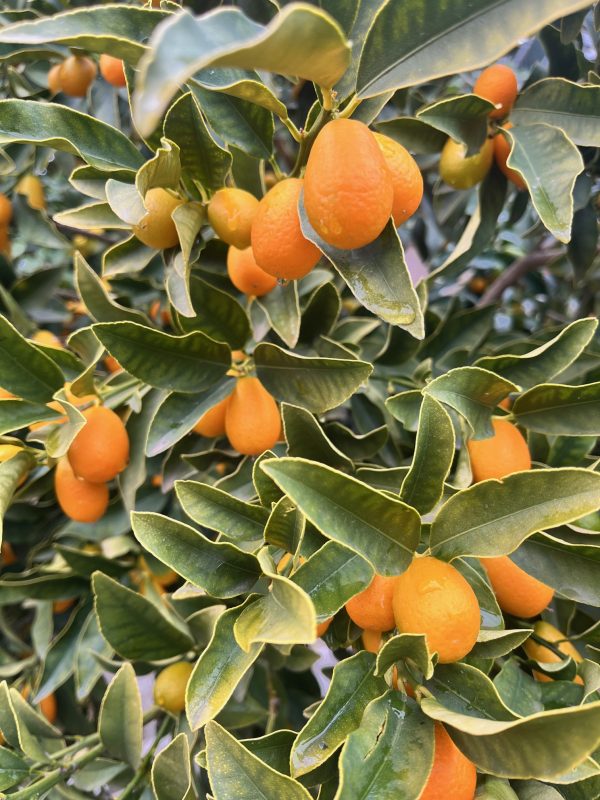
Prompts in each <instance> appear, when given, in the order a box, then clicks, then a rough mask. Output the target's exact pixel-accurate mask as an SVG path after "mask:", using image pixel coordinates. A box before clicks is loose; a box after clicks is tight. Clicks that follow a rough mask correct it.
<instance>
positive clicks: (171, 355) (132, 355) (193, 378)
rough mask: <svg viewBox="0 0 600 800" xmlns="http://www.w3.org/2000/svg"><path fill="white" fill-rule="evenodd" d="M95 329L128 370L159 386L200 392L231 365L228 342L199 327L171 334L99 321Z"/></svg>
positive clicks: (104, 343)
mask: <svg viewBox="0 0 600 800" xmlns="http://www.w3.org/2000/svg"><path fill="white" fill-rule="evenodd" d="M92 330H93V331H94V333H95V335H96V336H97V337H98V339H100V341H101V342H102V344H103V345H104V346H105V347H106V349H107V350H108V352H109V353H110V354H111V355H112V356H114V357H115V358H116V359H117V361H118V362H119V364H121V366H122V367H123V368H124V369H125V370H127V372H129V373H130V374H131V375H134V376H135V377H136V378H139V379H140V380H141V381H144V383H147V384H149V385H150V386H155V387H157V388H159V389H170V390H171V391H176V392H189V393H192V392H201V391H203V390H204V389H207V388H208V387H209V386H212V385H213V384H214V383H216V382H217V381H218V380H219V379H220V378H222V377H223V376H224V375H225V373H226V372H227V370H228V369H229V367H230V366H231V352H230V350H229V346H228V345H226V344H223V343H221V342H216V341H215V340H214V339H210V338H209V337H208V336H206V335H205V334H204V333H201V332H200V331H194V332H192V333H189V334H187V335H186V336H172V335H171V334H169V333H163V332H162V331H157V330H153V329H152V328H146V327H145V326H143V325H138V324H137V323H135V322H100V323H96V324H95V325H93V326H92Z"/></svg>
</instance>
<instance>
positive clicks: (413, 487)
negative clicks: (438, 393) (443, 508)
mask: <svg viewBox="0 0 600 800" xmlns="http://www.w3.org/2000/svg"><path fill="white" fill-rule="evenodd" d="M454 447H455V442H454V427H453V425H452V420H451V419H450V417H449V415H448V413H447V412H446V411H444V408H443V406H442V405H441V404H440V403H438V401H437V400H435V399H434V398H433V397H431V396H428V395H425V397H424V398H423V403H422V405H421V413H420V415H419V428H418V430H417V440H416V443H415V452H414V455H413V460H412V463H411V467H410V470H409V471H408V473H407V475H406V477H405V478H404V481H403V482H402V486H401V487H400V499H401V500H403V501H404V502H405V503H408V505H410V506H413V508H416V509H417V511H418V512H419V513H420V514H426V513H427V512H428V511H431V509H432V508H433V507H434V506H435V505H436V504H437V503H438V502H439V500H440V498H441V497H442V494H443V491H444V481H445V480H446V478H447V476H448V473H449V472H450V467H451V466H452V461H453V459H454Z"/></svg>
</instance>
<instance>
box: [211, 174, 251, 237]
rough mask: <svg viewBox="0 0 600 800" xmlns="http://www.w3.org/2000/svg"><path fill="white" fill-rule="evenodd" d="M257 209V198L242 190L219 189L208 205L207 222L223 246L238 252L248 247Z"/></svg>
mask: <svg viewBox="0 0 600 800" xmlns="http://www.w3.org/2000/svg"><path fill="white" fill-rule="evenodd" d="M257 209H258V198H256V197H254V195H253V194H250V192H246V191H245V190H244V189H236V188H230V187H226V188H225V189H219V191H218V192H215V194H214V195H213V196H212V198H211V201H210V203H209V204H208V221H209V222H210V224H211V225H212V227H213V230H214V232H215V233H216V234H217V236H218V237H219V239H221V240H222V241H224V242H225V244H232V245H233V246H234V247H237V248H238V249H239V250H243V249H244V248H246V247H250V231H251V229H252V223H253V222H254V218H255V216H256V211H257Z"/></svg>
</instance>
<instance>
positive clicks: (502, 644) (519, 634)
mask: <svg viewBox="0 0 600 800" xmlns="http://www.w3.org/2000/svg"><path fill="white" fill-rule="evenodd" d="M530 633H531V631H529V630H511V631H490V630H484V629H483V628H482V629H481V630H480V631H479V636H478V637H477V643H476V644H475V647H474V648H473V649H472V650H471V653H470V655H472V656H474V657H475V658H500V657H501V656H506V655H508V654H509V653H511V652H512V651H513V650H515V649H516V648H517V647H519V645H521V644H523V642H524V641H526V639H528V638H529V635H530Z"/></svg>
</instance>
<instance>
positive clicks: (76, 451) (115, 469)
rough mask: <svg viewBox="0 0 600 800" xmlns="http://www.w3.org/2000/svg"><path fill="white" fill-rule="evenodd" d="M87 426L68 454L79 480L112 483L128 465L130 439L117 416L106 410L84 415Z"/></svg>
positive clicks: (73, 442)
mask: <svg viewBox="0 0 600 800" xmlns="http://www.w3.org/2000/svg"><path fill="white" fill-rule="evenodd" d="M83 416H84V417H85V419H86V424H85V425H84V426H83V428H81V430H80V431H79V432H78V434H77V436H76V437H75V438H74V439H73V441H72V443H71V446H70V447H69V451H68V453H67V456H68V459H69V463H70V464H71V468H72V469H73V472H74V473H75V475H77V477H79V478H83V479H84V480H86V481H90V482H91V483H105V482H106V481H111V480H112V479H113V478H114V477H116V476H117V475H118V474H119V473H120V472H122V471H123V470H124V469H125V467H126V466H127V462H128V461H129V436H128V435H127V430H126V429H125V425H124V424H123V422H122V420H121V418H120V417H119V416H118V414H115V412H114V411H112V410H111V409H110V408H106V407H105V406H92V408H89V409H87V411H84V412H83Z"/></svg>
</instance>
